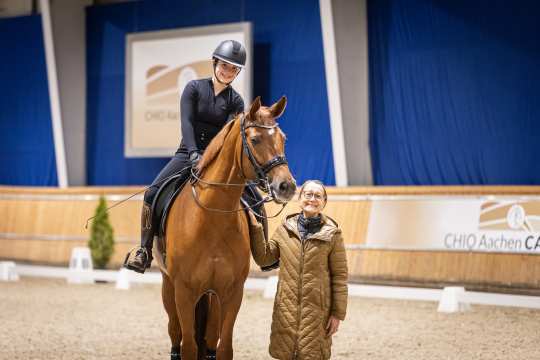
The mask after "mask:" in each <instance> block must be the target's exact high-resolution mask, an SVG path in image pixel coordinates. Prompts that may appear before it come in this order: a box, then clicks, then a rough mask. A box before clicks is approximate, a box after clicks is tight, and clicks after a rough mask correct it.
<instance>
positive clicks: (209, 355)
mask: <svg viewBox="0 0 540 360" xmlns="http://www.w3.org/2000/svg"><path fill="white" fill-rule="evenodd" d="M206 360H216V350H212V349H207V350H206Z"/></svg>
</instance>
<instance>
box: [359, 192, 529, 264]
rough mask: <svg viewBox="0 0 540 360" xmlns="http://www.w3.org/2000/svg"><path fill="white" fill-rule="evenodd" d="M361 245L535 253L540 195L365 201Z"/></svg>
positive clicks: (389, 247)
mask: <svg viewBox="0 0 540 360" xmlns="http://www.w3.org/2000/svg"><path fill="white" fill-rule="evenodd" d="M369 211H370V214H369V224H368V230H367V235H366V244H365V245H364V246H363V248H368V249H388V250H435V251H467V252H501V253H524V254H540V197H529V198H524V197H513V196H490V197H489V198H487V199H486V198H461V199H460V198H451V197H446V198H445V197H424V198H422V196H418V197H416V198H414V199H410V200H409V199H407V198H406V197H405V196H404V197H403V198H400V199H391V200H373V201H372V202H371V207H370V210H369Z"/></svg>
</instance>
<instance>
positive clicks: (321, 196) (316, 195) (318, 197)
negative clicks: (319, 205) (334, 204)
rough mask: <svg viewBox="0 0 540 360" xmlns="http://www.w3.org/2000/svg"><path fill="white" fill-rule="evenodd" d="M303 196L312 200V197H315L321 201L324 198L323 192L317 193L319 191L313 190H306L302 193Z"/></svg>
mask: <svg viewBox="0 0 540 360" xmlns="http://www.w3.org/2000/svg"><path fill="white" fill-rule="evenodd" d="M302 196H303V197H304V199H306V200H311V199H313V198H315V200H317V201H321V200H322V199H323V195H322V194H317V193H312V192H305V193H303V194H302Z"/></svg>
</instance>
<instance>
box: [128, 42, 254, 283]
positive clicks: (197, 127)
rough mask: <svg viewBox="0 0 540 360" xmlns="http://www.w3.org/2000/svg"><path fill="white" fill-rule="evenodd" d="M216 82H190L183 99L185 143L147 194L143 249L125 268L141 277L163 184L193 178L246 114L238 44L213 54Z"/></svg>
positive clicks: (225, 45)
mask: <svg viewBox="0 0 540 360" xmlns="http://www.w3.org/2000/svg"><path fill="white" fill-rule="evenodd" d="M212 59H213V68H214V75H213V76H212V78H207V79H201V80H192V81H190V82H189V83H188V84H187V85H186V87H185V89H184V91H183V93H182V97H181V99H180V110H181V111H180V113H181V124H182V141H181V143H180V147H179V148H178V150H177V151H176V154H175V155H174V157H173V158H172V159H171V160H170V161H169V163H168V164H167V165H166V166H165V167H164V168H163V170H161V172H160V173H159V174H158V176H157V177H156V178H155V180H154V181H153V183H152V185H151V186H150V187H149V188H148V190H147V191H146V192H145V194H144V203H143V209H142V216H141V246H140V248H138V249H137V252H136V253H135V256H134V257H128V259H127V260H126V263H125V266H126V267H127V268H128V269H131V270H134V271H136V272H139V273H144V271H145V270H146V269H147V268H149V267H150V264H151V262H152V242H153V238H154V235H155V233H156V230H157V229H155V227H156V224H155V223H154V221H153V219H152V204H153V201H154V198H155V197H156V194H157V192H158V190H159V187H160V185H161V184H162V183H163V181H164V180H165V179H167V178H169V177H171V176H173V175H175V174H179V173H181V174H182V176H181V177H182V178H183V181H182V182H185V180H186V179H187V178H188V177H189V174H190V169H191V167H194V166H195V165H196V164H197V162H198V161H199V159H200V158H201V155H202V153H203V151H204V150H205V149H206V147H207V146H208V144H209V143H210V141H211V140H212V139H213V138H214V136H216V135H217V133H218V132H219V131H220V130H221V129H222V128H223V126H224V125H225V124H226V123H227V122H228V121H230V120H232V119H233V118H234V117H235V115H237V114H239V113H241V112H243V111H244V101H243V99H242V97H241V96H240V94H238V92H236V91H235V90H234V89H233V88H232V86H231V83H232V82H233V80H234V79H235V78H236V77H237V76H238V74H239V73H240V71H241V70H242V68H243V67H244V65H245V64H246V50H245V48H244V46H242V44H240V43H239V42H237V41H234V40H226V41H223V42H222V43H221V44H219V46H218V47H217V48H216V49H215V50H214V52H213V54H212ZM245 199H246V200H251V201H249V202H250V203H252V202H253V203H257V202H259V200H260V199H261V198H260V195H259V194H258V193H257V192H256V191H250V196H246V197H245Z"/></svg>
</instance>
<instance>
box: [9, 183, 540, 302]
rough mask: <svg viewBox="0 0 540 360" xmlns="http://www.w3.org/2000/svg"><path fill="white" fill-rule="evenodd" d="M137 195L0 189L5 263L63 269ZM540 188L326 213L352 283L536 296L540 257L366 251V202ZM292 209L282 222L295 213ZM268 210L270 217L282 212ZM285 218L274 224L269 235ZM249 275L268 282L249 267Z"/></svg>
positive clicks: (342, 206) (121, 235)
mask: <svg viewBox="0 0 540 360" xmlns="http://www.w3.org/2000/svg"><path fill="white" fill-rule="evenodd" d="M140 190H141V188H140V187H121V188H119V187H100V188H94V187H82V188H68V189H56V188H24V187H0V218H1V221H0V259H12V260H16V261H21V262H30V263H36V264H50V265H62V266H65V265H67V264H68V262H69V257H70V254H71V249H72V248H73V247H75V246H86V244H87V241H88V238H89V235H90V230H89V228H88V229H85V222H86V219H87V218H89V217H91V216H92V215H93V214H94V211H95V208H96V206H97V203H98V199H99V196H100V195H105V196H106V198H107V203H108V205H109V206H110V205H113V204H115V203H117V202H118V201H119V200H122V199H124V198H126V197H128V196H129V195H131V194H133V193H135V192H137V191H140ZM539 193H540V187H493V186H492V187H348V188H329V189H328V194H329V202H328V205H327V206H326V209H325V213H326V214H328V215H329V216H331V217H332V218H334V219H335V220H337V221H338V223H339V224H340V226H341V227H342V229H343V233H344V237H345V241H346V245H347V247H348V250H347V254H348V264H349V272H350V277H351V279H352V280H358V281H361V282H364V283H379V284H393V285H395V284H400V285H414V286H442V285H445V284H462V285H466V286H467V287H468V288H472V289H484V290H501V291H511V292H522V291H523V292H526V293H527V292H529V293H530V292H531V291H533V292H534V291H536V290H540V256H539V255H534V254H510V253H480V252H469V251H463V252H457V251H452V252H447V251H422V250H415V251H403V250H399V251H398V250H377V249H366V248H362V244H364V243H365V241H366V234H367V226H368V220H369V215H370V204H371V202H370V200H369V196H377V195H449V196H460V195H517V196H520V195H537V194H539ZM141 201H142V196H141V195H138V196H136V197H134V198H133V199H131V200H129V201H126V202H125V203H123V204H121V205H120V206H118V207H116V208H114V209H112V210H111V211H110V214H109V216H110V220H111V223H112V225H113V228H114V236H115V241H116V243H115V252H114V256H113V258H112V261H111V264H110V267H111V268H118V267H119V266H120V265H121V263H122V261H123V259H124V256H125V254H126V252H127V251H128V250H129V249H130V248H132V247H134V246H135V245H137V244H138V242H139V226H140V208H141ZM298 209H299V208H298V203H297V201H296V198H295V201H293V202H291V203H289V204H288V205H287V207H286V209H285V211H284V212H283V214H286V213H291V212H295V211H297V210H298ZM278 210H279V209H278V206H276V205H273V204H272V205H270V206H269V207H268V214H269V215H272V214H274V213H275V212H277V211H278ZM281 218H282V216H279V217H278V218H276V219H271V220H270V232H272V230H273V229H274V228H275V227H276V226H277V224H278V223H279V221H280V219H281ZM252 274H253V275H255V276H257V275H263V274H262V273H260V272H259V271H258V268H257V266H255V265H254V264H252Z"/></svg>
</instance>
